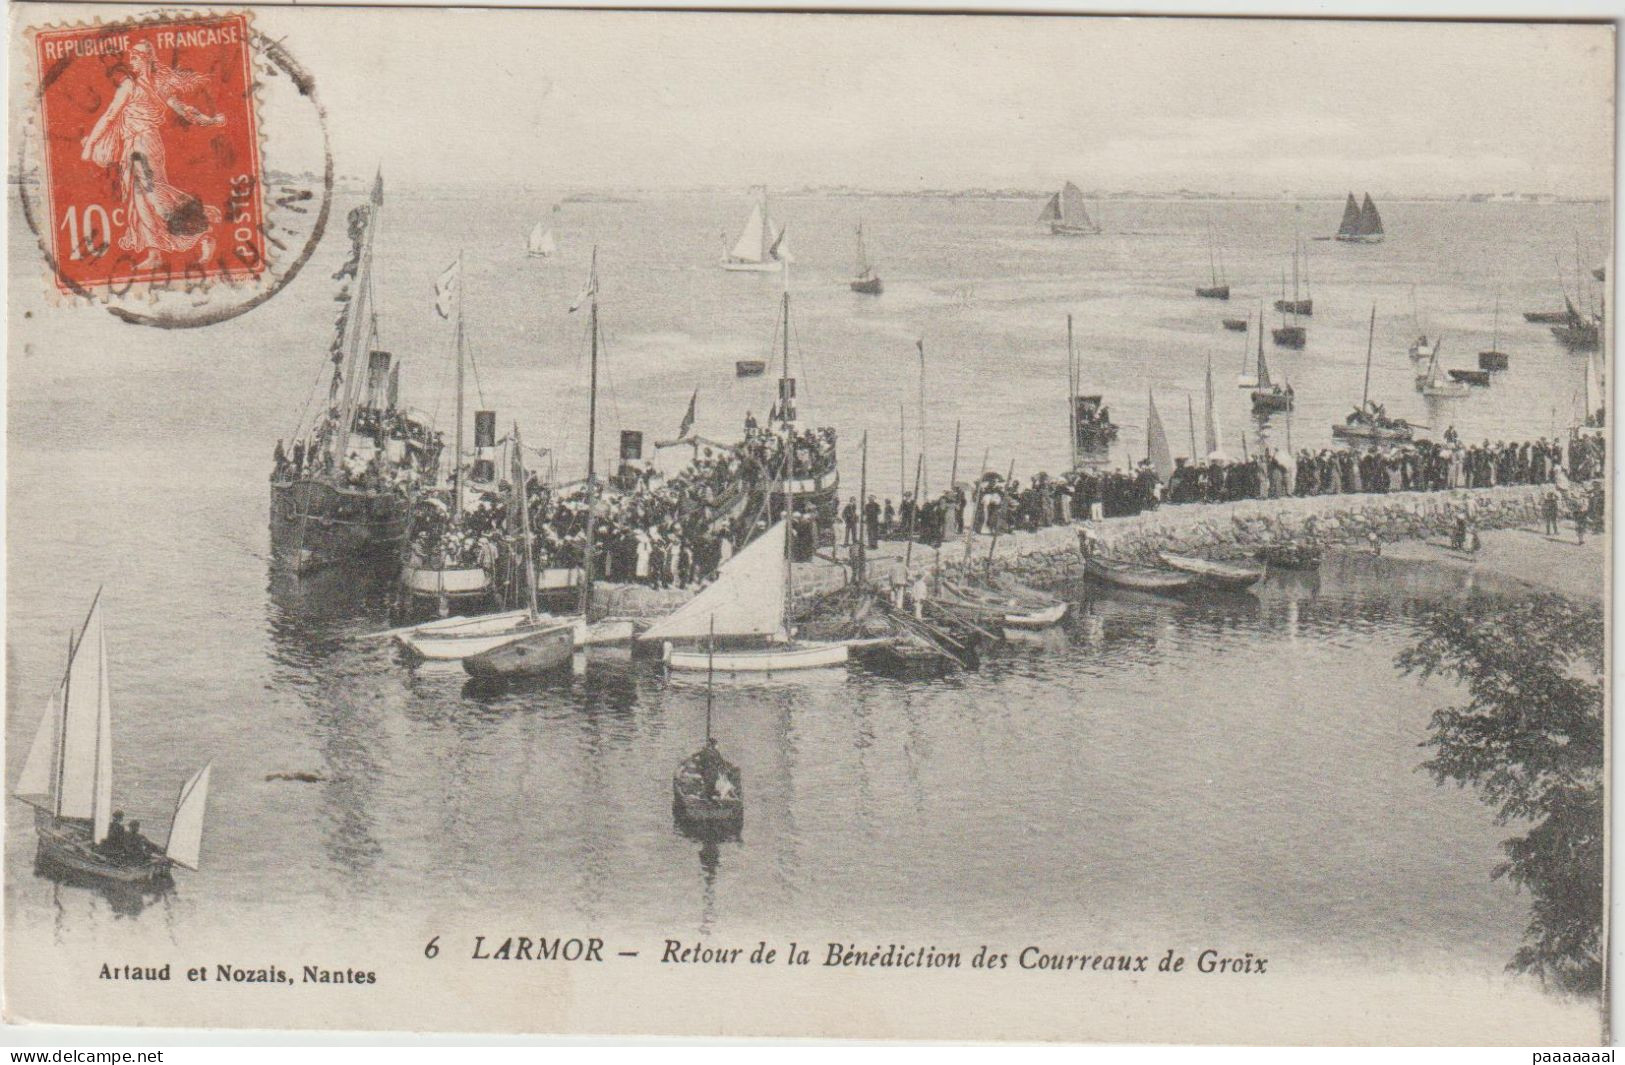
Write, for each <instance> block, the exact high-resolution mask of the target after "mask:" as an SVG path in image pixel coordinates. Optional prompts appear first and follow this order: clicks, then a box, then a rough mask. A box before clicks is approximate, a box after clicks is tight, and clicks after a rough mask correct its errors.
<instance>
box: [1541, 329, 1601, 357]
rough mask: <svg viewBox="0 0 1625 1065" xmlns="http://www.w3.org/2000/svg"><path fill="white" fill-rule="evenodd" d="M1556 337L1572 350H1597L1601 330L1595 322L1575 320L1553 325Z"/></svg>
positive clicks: (1553, 334)
mask: <svg viewBox="0 0 1625 1065" xmlns="http://www.w3.org/2000/svg"><path fill="white" fill-rule="evenodd" d="M1552 336H1554V337H1556V338H1557V339H1558V340H1559V341H1560V342H1561V343H1562V344H1563V346H1564V347H1566V348H1568V349H1569V350H1570V351H1596V350H1597V347H1598V345H1599V344H1600V343H1601V330H1600V329H1599V328H1598V327H1597V323H1595V322H1574V323H1571V324H1569V325H1554V326H1552Z"/></svg>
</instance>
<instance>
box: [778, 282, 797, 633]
mask: <svg viewBox="0 0 1625 1065" xmlns="http://www.w3.org/2000/svg"><path fill="white" fill-rule="evenodd" d="M783 332H784V337H783V347H784V369H783V371H781V373H780V376H779V414H780V415H781V417H780V422H781V424H782V427H783V430H784V464H783V466H782V469H783V471H784V472H783V475H782V476H783V477H784V614H783V616H782V617H781V619H780V623H781V627H782V628H783V631H784V635H785V638H786V639H788V638H789V635H790V603H791V597H792V596H793V595H794V594H795V585H794V583H793V580H794V578H793V570H792V568H791V565H790V558H791V554H790V544H791V537H793V536H794V535H795V513H796V507H795V496H794V495H793V494H792V482H793V481H794V479H795V466H796V441H795V436H794V434H793V433H792V431H791V425H792V422H793V417H792V416H793V415H794V413H795V412H794V410H793V409H792V407H791V404H790V388H789V382H790V269H789V267H788V266H786V267H785V270H784V330H783Z"/></svg>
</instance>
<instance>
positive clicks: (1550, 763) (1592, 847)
mask: <svg viewBox="0 0 1625 1065" xmlns="http://www.w3.org/2000/svg"><path fill="white" fill-rule="evenodd" d="M1420 620H1421V630H1422V635H1421V637H1420V639H1419V640H1418V641H1417V643H1416V645H1415V646H1413V647H1411V648H1410V649H1408V650H1406V651H1404V652H1403V653H1401V654H1400V656H1399V666H1400V668H1401V669H1402V670H1403V671H1405V672H1406V673H1413V674H1418V675H1420V676H1421V677H1422V678H1424V679H1426V678H1427V677H1431V676H1435V675H1437V676H1445V677H1451V678H1454V679H1456V680H1458V681H1460V682H1461V683H1462V684H1463V685H1464V686H1465V688H1466V691H1467V695H1468V702H1467V703H1466V704H1464V705H1461V706H1451V707H1446V708H1444V709H1442V710H1438V711H1436V712H1435V713H1434V715H1433V718H1432V721H1431V722H1430V724H1429V735H1428V738H1427V739H1426V740H1424V741H1423V743H1422V746H1424V747H1427V748H1429V749H1431V751H1432V757H1431V758H1429V759H1428V761H1426V762H1424V763H1423V767H1424V768H1425V769H1427V771H1428V772H1429V773H1430V774H1432V776H1433V779H1434V781H1435V782H1437V783H1439V784H1443V783H1444V782H1446V781H1454V782H1455V783H1456V785H1457V786H1467V785H1471V786H1472V787H1473V789H1474V790H1475V791H1476V792H1477V793H1478V794H1479V796H1480V798H1482V799H1483V800H1484V801H1485V802H1486V803H1488V804H1489V805H1490V806H1492V807H1494V808H1495V818H1496V823H1497V824H1508V823H1511V822H1518V823H1520V824H1529V825H1531V826H1532V827H1531V828H1530V829H1529V831H1528V832H1527V833H1526V834H1524V835H1521V836H1514V837H1512V838H1511V839H1508V840H1506V841H1504V842H1503V843H1502V844H1501V847H1502V850H1503V851H1504V852H1505V853H1506V856H1507V860H1506V861H1504V862H1502V863H1501V864H1499V865H1497V866H1496V867H1495V868H1494V870H1493V871H1492V873H1491V875H1492V876H1493V877H1494V878H1497V879H1499V878H1501V877H1507V878H1509V879H1510V880H1511V881H1512V882H1513V883H1514V884H1516V885H1517V886H1518V887H1519V888H1520V889H1527V890H1528V891H1529V893H1530V896H1531V898H1532V900H1533V902H1532V905H1531V913H1530V923H1529V927H1528V928H1527V929H1526V931H1525V933H1524V943H1523V945H1522V946H1521V947H1520V948H1519V950H1518V951H1517V953H1516V954H1515V955H1514V956H1513V958H1512V960H1511V962H1510V963H1509V964H1508V968H1510V969H1513V970H1516V971H1519V972H1528V973H1534V974H1536V975H1538V976H1539V977H1540V978H1541V979H1542V980H1544V981H1546V982H1548V983H1549V984H1551V985H1553V986H1556V987H1560V988H1562V989H1564V990H1568V991H1577V992H1585V993H1596V992H1599V991H1600V990H1601V988H1602V979H1603V954H1604V950H1603V945H1602V918H1603V906H1604V900H1603V831H1604V829H1603V822H1604V808H1605V806H1604V803H1605V795H1604V777H1603V753H1604V742H1605V739H1604V737H1605V732H1604V709H1605V698H1604V694H1605V693H1604V684H1603V671H1604V625H1603V613H1602V609H1601V607H1599V606H1587V605H1583V604H1580V603H1575V602H1573V601H1571V600H1568V599H1565V598H1563V597H1561V596H1556V595H1528V596H1521V597H1517V598H1512V599H1508V598H1501V597H1492V596H1473V597H1470V598H1468V599H1464V600H1459V601H1455V602H1451V603H1444V604H1435V605H1431V606H1429V607H1427V608H1425V609H1424V610H1423V612H1422V615H1421V619H1420Z"/></svg>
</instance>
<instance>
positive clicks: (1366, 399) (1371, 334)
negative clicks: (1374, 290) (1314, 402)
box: [1360, 303, 1439, 411]
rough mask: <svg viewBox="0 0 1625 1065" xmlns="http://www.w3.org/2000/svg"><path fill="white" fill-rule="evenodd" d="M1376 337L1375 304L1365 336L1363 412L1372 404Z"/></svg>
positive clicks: (1436, 355) (1435, 355)
mask: <svg viewBox="0 0 1625 1065" xmlns="http://www.w3.org/2000/svg"><path fill="white" fill-rule="evenodd" d="M1376 335H1377V305H1376V304H1375V303H1373V304H1372V305H1371V325H1370V326H1369V327H1368V328H1367V330H1366V334H1365V387H1364V388H1363V389H1362V390H1361V392H1360V409H1361V410H1362V411H1363V410H1365V409H1366V408H1367V407H1368V406H1370V404H1371V342H1372V340H1373V338H1375V337H1376ZM1438 359H1439V345H1438V342H1437V341H1435V342H1434V345H1433V360H1434V362H1435V363H1437V362H1438Z"/></svg>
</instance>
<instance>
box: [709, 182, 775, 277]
mask: <svg viewBox="0 0 1625 1065" xmlns="http://www.w3.org/2000/svg"><path fill="white" fill-rule="evenodd" d="M788 258H789V249H788V248H786V247H784V227H783V226H781V225H779V224H778V223H776V222H774V221H773V216H772V215H770V214H768V212H767V190H766V189H765V188H764V189H761V190H759V191H758V196H757V200H756V205H755V206H754V207H752V208H751V209H750V217H749V218H747V219H746V220H745V228H744V229H742V230H740V233H739V239H738V240H736V241H734V246H733V248H732V249H731V250H730V251H729V252H728V253H727V254H726V255H724V256H723V258H722V268H723V269H724V270H735V271H745V272H753V273H772V272H773V271H775V270H782V269H784V263H785V260H786V259H788Z"/></svg>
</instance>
